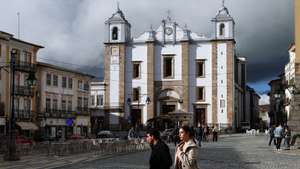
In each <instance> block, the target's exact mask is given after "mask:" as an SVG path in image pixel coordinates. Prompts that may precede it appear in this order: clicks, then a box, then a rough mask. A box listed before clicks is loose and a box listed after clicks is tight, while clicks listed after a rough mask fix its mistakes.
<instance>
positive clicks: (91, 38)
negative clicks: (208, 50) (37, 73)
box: [0, 0, 294, 93]
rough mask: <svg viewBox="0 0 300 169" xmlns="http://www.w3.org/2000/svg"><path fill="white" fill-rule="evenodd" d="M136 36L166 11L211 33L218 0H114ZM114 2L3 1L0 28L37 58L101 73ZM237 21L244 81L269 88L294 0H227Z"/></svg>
mask: <svg viewBox="0 0 300 169" xmlns="http://www.w3.org/2000/svg"><path fill="white" fill-rule="evenodd" d="M119 2H120V8H121V10H123V12H124V14H125V17H126V18H127V20H128V21H129V22H130V23H131V25H132V35H133V36H135V37H136V36H138V35H139V34H141V33H142V32H143V31H145V30H148V29H149V27H150V25H151V24H152V25H153V26H154V27H158V26H159V24H160V22H161V20H162V19H163V18H164V17H166V15H167V10H170V11H171V17H172V18H174V20H176V21H177V23H178V24H179V25H181V26H183V25H185V24H187V25H188V27H189V29H191V30H192V31H194V32H196V33H204V34H206V35H207V36H210V34H211V33H212V24H211V22H210V20H211V18H212V17H214V16H215V15H216V12H217V11H218V9H219V8H220V7H221V4H222V0H172V1H171V0H119ZM116 4H117V0H5V1H4V0H3V1H2V2H1V6H0V23H1V24H0V30H1V31H5V32H8V33H12V34H15V37H17V36H18V33H17V32H18V31H17V30H18V29H17V27H18V26H17V25H18V24H17V23H18V20H17V12H19V13H20V38H21V39H23V40H26V41H29V42H33V43H37V44H40V45H42V46H44V47H45V48H44V49H42V50H41V51H40V53H39V60H40V61H44V62H53V63H57V64H62V65H63V64H64V65H65V66H69V67H72V68H79V67H80V68H83V69H84V70H86V71H89V72H90V73H93V74H95V75H97V76H102V69H101V68H102V67H103V39H104V28H105V27H104V22H105V20H106V19H107V18H109V17H110V16H111V15H112V13H114V12H115V11H116V8H117V7H116V6H117V5H116ZM225 6H227V7H228V9H229V12H230V14H231V16H232V17H233V18H234V19H235V22H236V41H237V52H238V54H239V55H242V56H246V57H247V59H248V65H247V66H248V68H247V69H248V77H247V78H248V82H249V84H250V85H251V86H252V87H254V88H255V89H256V90H257V91H258V92H260V93H262V92H264V91H266V90H268V85H267V83H268V81H269V80H271V79H273V78H276V75H278V74H279V73H280V72H281V70H282V69H283V66H284V64H285V63H286V62H287V61H288V53H287V49H288V46H289V44H290V43H292V42H293V41H294V26H293V25H294V0H226V1H225Z"/></svg>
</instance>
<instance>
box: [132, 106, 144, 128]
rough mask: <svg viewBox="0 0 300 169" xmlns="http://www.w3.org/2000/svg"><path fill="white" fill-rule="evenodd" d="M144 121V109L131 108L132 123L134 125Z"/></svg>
mask: <svg viewBox="0 0 300 169" xmlns="http://www.w3.org/2000/svg"><path fill="white" fill-rule="evenodd" d="M141 122H142V111H141V109H132V110H131V124H132V125H133V126H136V125H140V124H141Z"/></svg>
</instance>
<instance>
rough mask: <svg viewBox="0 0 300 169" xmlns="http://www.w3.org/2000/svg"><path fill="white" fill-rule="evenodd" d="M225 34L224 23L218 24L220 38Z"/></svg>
mask: <svg viewBox="0 0 300 169" xmlns="http://www.w3.org/2000/svg"><path fill="white" fill-rule="evenodd" d="M224 33H225V25H224V23H221V24H220V36H224Z"/></svg>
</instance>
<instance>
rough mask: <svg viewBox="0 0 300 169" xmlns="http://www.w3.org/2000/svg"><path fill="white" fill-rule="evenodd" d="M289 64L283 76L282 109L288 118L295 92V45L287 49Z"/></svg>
mask: <svg viewBox="0 0 300 169" xmlns="http://www.w3.org/2000/svg"><path fill="white" fill-rule="evenodd" d="M288 52H289V62H288V63H287V64H286V65H285V68H284V76H285V82H284V84H285V91H284V92H285V97H286V98H285V100H284V109H285V112H286V115H287V119H288V118H289V115H290V112H291V100H292V97H293V96H294V91H295V87H296V86H295V76H296V75H295V69H296V45H295V44H291V45H290V47H289V50H288Z"/></svg>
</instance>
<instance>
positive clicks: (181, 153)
mask: <svg viewBox="0 0 300 169" xmlns="http://www.w3.org/2000/svg"><path fill="white" fill-rule="evenodd" d="M194 136H195V132H194V129H193V128H191V127H189V126H182V127H181V128H180V129H179V137H180V140H181V143H179V144H178V146H177V147H176V153H175V164H174V165H175V169H199V168H198V164H197V157H198V155H197V154H198V146H197V144H196V141H195V139H194Z"/></svg>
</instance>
